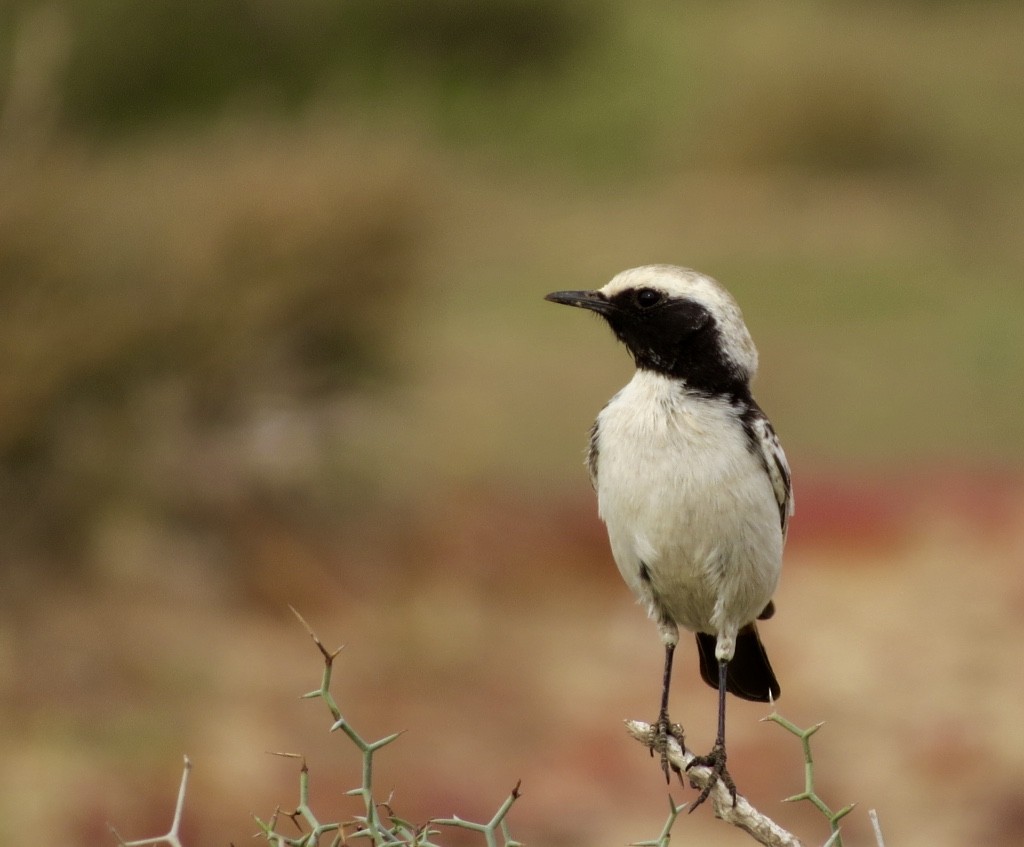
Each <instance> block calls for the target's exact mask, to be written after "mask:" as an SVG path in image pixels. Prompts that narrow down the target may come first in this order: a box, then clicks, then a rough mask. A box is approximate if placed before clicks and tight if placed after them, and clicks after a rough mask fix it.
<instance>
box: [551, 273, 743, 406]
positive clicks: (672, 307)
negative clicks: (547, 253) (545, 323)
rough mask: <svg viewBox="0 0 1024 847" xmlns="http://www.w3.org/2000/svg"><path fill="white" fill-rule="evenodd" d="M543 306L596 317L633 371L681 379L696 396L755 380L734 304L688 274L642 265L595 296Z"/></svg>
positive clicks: (556, 299)
mask: <svg viewBox="0 0 1024 847" xmlns="http://www.w3.org/2000/svg"><path fill="white" fill-rule="evenodd" d="M545 299H547V300H550V301H552V302H553V303H564V304H565V305H568V306H579V307H581V308H584V309H589V310H590V311H592V312H597V314H599V315H601V316H602V317H603V318H604V319H605V320H606V321H608V325H609V326H610V327H611V328H612V331H613V332H614V333H615V335H616V337H617V338H618V339H619V340H620V341H621V342H622V343H623V344H625V345H626V347H627V349H628V350H629V352H630V353H631V354H632V356H633V359H634V360H635V361H636V365H637V367H638V368H644V369H647V370H653V371H657V372H659V373H663V374H666V375H668V376H672V377H676V378H679V379H682V380H684V381H685V382H686V383H687V385H688V386H690V387H691V388H693V389H695V390H699V391H707V392H709V393H715V394H717V393H732V392H735V391H736V390H738V389H739V388H741V387H745V386H748V385H749V383H750V380H751V379H753V377H754V374H755V373H756V372H757V348H756V347H754V342H753V340H752V339H751V337H750V333H749V332H748V331H747V327H746V324H744V323H743V315H742V314H741V312H740V308H739V306H738V305H736V301H735V300H733V298H732V296H731V295H730V294H729V292H728V291H726V290H725V289H724V288H722V286H721V285H719V284H718V283H717V282H715V281H714V280H713V279H711V278H710V277H707V276H704V275H703V274H699V273H697V272H696V271H692V270H689V269H688V268H680V267H676V266H674V265H645V266H643V267H639V268H633V269H631V270H628V271H623V272H622V273H620V274H618V275H617V276H616V277H615V278H614V279H612V281H611V282H609V283H608V284H607V285H605V286H604V287H603V288H599V289H597V290H596V291H555V292H553V293H551V294H549V295H547V297H546V298H545Z"/></svg>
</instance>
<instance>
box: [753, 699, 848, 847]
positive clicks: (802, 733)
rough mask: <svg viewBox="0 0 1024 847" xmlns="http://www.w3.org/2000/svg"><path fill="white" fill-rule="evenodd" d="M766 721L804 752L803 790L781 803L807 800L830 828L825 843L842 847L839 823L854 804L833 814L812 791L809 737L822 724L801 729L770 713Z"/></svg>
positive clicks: (829, 846)
mask: <svg viewBox="0 0 1024 847" xmlns="http://www.w3.org/2000/svg"><path fill="white" fill-rule="evenodd" d="M762 720H766V721H774V722H775V723H777V724H778V725H779V726H781V727H782V728H783V729H785V730H786V731H787V732H790V733H792V734H793V735H795V736H796V737H797V738H799V739H800V744H801V746H802V747H803V751H804V790H803V791H801V792H800V793H799V794H794V795H793V796H792V797H787V798H786V799H785V800H784V801H783V802H785V803H795V802H797V801H798V800H809V801H810V802H811V803H813V804H814V807H815V808H816V809H817V810H818V811H819V812H821V813H822V815H824V816H825V818H826V820H828V825H829V827H830V828H831V832H832V837H831V838H829V840H828V841H827V842H826V844H827V845H828V847H843V837H842V835H841V834H840V832H839V821H841V820H842V819H843V818H845V817H846V816H847V815H848V814H850V812H852V811H853V809H854V807H855V806H856V805H857V804H856V803H851V804H850V805H849V806H843V808H841V809H840V810H839V811H838V812H833V811H832V810H831V809H830V808H829V807H828V805H827V804H826V803H825V801H824V800H822V799H821V797H820V796H819V795H818V792H817V791H815V790H814V759H813V757H812V756H811V736H812V735H814V733H816V732H817V731H818V730H819V729H821V728H822V727H823V726H824V723H816V724H815V725H814V726H812V727H810V728H808V729H801V728H800V727H798V726H797V725H796V724H795V723H793V722H792V721H788V720H786V719H785V718H784V717H782V715H780V714H779V713H778V712H772V713H771V714H770V715H768V717H766V718H762Z"/></svg>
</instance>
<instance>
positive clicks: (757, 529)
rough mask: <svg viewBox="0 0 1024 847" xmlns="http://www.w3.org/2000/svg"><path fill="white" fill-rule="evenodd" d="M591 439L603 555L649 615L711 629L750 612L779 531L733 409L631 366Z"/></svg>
mask: <svg viewBox="0 0 1024 847" xmlns="http://www.w3.org/2000/svg"><path fill="white" fill-rule="evenodd" d="M596 447H597V450H598V469H597V470H598V472H597V494H598V508H599V511H600V515H601V518H602V519H603V520H604V522H605V524H606V525H607V528H608V537H609V540H610V542H611V548H612V554H613V556H614V557H615V561H616V564H617V565H618V567H619V571H620V572H621V573H622V576H623V578H624V579H625V581H626V583H627V584H628V585H629V586H630V588H631V589H632V590H633V591H634V593H635V594H636V595H637V596H638V597H639V598H640V599H641V600H643V601H644V602H645V603H646V604H647V605H648V609H649V612H650V613H651V615H652V616H653V617H655V618H658V617H663V616H665V615H667V616H668V617H669V618H671V619H672V620H674V621H675V622H676V623H677V624H680V625H682V626H684V627H686V628H687V629H690V630H697V631H703V632H710V633H714V634H718V633H719V632H722V631H732V632H733V633H734V632H735V629H736V628H739V627H741V626H743V625H744V624H746V623H749V622H750V621H751V620H753V619H754V618H755V617H756V616H757V615H758V614H759V613H760V612H761V611H762V609H763V608H764V607H765V606H766V605H767V603H768V601H769V600H770V599H771V595H772V593H773V592H774V590H775V586H776V584H777V582H778V577H779V571H780V567H781V560H782V530H781V526H780V522H779V506H778V502H777V501H776V499H775V494H774V491H773V489H772V486H771V481H770V479H769V477H768V474H767V473H766V471H765V469H764V466H763V465H762V463H761V460H760V458H759V457H758V456H757V455H755V453H754V452H753V451H752V450H751V449H750V446H749V439H748V437H747V435H746V433H745V432H744V430H743V426H742V423H741V421H740V419H739V416H738V412H737V410H736V409H735V408H734V407H733V406H732V405H731V404H730V403H729V402H728V401H727V400H725V399H719V398H707V397H705V396H701V395H696V394H693V393H691V392H688V391H686V390H685V389H684V388H683V386H682V385H681V384H680V383H679V382H678V381H677V380H673V379H671V378H668V377H665V376H661V375H658V374H655V373H652V372H650V371H643V370H640V371H637V373H636V375H635V376H634V377H633V379H632V380H631V381H630V382H629V384H628V385H626V386H625V387H624V388H623V389H622V391H620V392H619V393H618V394H617V395H616V396H615V397H614V398H613V399H612V400H611V402H610V403H609V404H608V405H607V406H606V407H605V408H604V409H603V410H602V412H601V414H600V415H599V416H598V420H597V444H596ZM641 565H643V566H644V567H645V568H646V570H647V572H648V574H649V579H644V578H643V577H642V575H641Z"/></svg>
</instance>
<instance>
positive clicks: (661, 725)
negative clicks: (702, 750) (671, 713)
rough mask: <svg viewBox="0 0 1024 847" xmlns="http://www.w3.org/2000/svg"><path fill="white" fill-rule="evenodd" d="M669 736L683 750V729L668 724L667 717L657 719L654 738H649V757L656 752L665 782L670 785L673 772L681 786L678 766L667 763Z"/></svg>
mask: <svg viewBox="0 0 1024 847" xmlns="http://www.w3.org/2000/svg"><path fill="white" fill-rule="evenodd" d="M669 736H671V737H672V738H674V739H675V740H676V741H677V742H679V748H680V749H683V738H684V736H683V727H682V726H681V725H680V724H677V723H669V720H668V715H662V716H661V717H659V718H658V721H657V723H655V724H654V736H653V737H652V738H651V745H650V750H651V755H652V756H653V755H654V752H655V751H657V752H658V753H659V754H660V756H661V770H662V772H663V773H664V774H665V782H666V783H670V782H671V781H672V774H673V772H674V773H675V775H676V776H677V777H679V784H680V785H682V784H683V772H682V771H681V770H680V769H679V766H678V765H677V764H675V763H674V762H671V761H669V758H668V739H669Z"/></svg>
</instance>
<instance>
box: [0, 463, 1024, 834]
mask: <svg viewBox="0 0 1024 847" xmlns="http://www.w3.org/2000/svg"><path fill="white" fill-rule="evenodd" d="M798 498H799V499H798V512H797V520H796V521H795V523H794V529H793V535H792V539H791V544H790V546H789V550H788V558H787V564H786V569H785V573H784V578H783V584H782V587H781V590H780V592H779V595H778V597H777V606H778V609H779V613H778V614H777V615H776V617H775V618H774V619H773V620H772V621H771V622H770V623H768V624H766V625H765V627H764V629H763V634H764V638H765V641H766V643H767V645H768V647H769V649H770V651H771V654H772V658H773V662H774V664H775V667H776V669H777V671H778V673H779V676H780V678H781V681H782V685H783V692H784V693H783V698H782V699H781V701H780V703H779V709H780V711H781V713H782V714H783V715H785V716H786V717H788V718H789V719H790V720H792V721H794V722H796V723H797V724H800V725H804V726H807V725H810V724H812V723H816V722H818V721H826V722H827V724H826V727H825V728H824V729H823V730H822V731H821V732H820V733H818V734H817V735H816V736H815V739H814V752H815V757H816V766H817V771H816V773H817V776H818V791H819V793H820V794H821V795H822V796H823V797H824V798H825V799H826V801H827V802H829V803H830V804H832V805H833V807H834V808H838V807H840V806H842V805H845V804H847V803H850V802H856V803H858V809H857V810H855V811H854V812H853V814H852V815H850V816H849V817H848V818H847V823H846V827H845V830H844V831H845V832H846V833H847V836H848V837H847V841H846V843H847V844H851V845H856V844H872V843H873V840H872V836H871V834H870V829H869V823H868V819H867V814H866V812H867V810H868V809H871V808H875V809H877V810H878V812H879V815H880V818H881V821H882V824H883V827H884V831H885V835H886V839H887V843H890V844H901V845H925V844H928V845H947V844H948V845H967V844H986V845H996V846H997V847H998V845H1017V844H1020V843H1022V840H1024V814H1022V811H1021V810H1022V809H1024V789H1022V788H1021V787H1020V783H1021V781H1020V775H1021V773H1022V771H1024V725H1022V724H1021V722H1020V720H1019V718H1020V703H1021V702H1024V674H1022V673H1021V670H1020V668H1021V667H1022V666H1024V637H1022V636H1024V621H1022V611H1024V576H1022V575H1024V568H1022V567H1021V566H1022V564H1024V532H1022V527H1024V481H1022V480H1020V479H1012V478H1007V477H1003V476H1000V475H992V476H990V475H975V474H966V473H965V474H956V475H922V476H918V477H910V476H907V477H905V478H900V479H896V480H891V479H890V480H883V479H867V478H863V479H858V480H853V479H835V478H832V479H830V478H828V477H827V476H825V475H820V476H817V477H815V476H814V475H813V474H812V475H811V476H810V477H809V478H808V479H805V480H803V481H802V485H801V488H800V489H799V491H798ZM370 517H372V520H371V519H370ZM370 517H368V518H367V519H366V520H365V522H363V523H361V525H360V526H359V527H353V528H351V529H350V531H349V532H348V533H347V534H345V535H344V536H338V537H333V538H317V539H315V540H311V539H310V537H309V535H308V533H305V532H304V531H303V530H301V528H297V527H292V526H288V525H286V524H282V523H274V522H271V521H268V520H265V519H264V518H263V517H261V516H260V515H259V514H251V515H240V516H238V522H237V528H236V532H237V534H238V538H239V541H240V543H241V542H243V541H244V544H245V549H246V550H247V551H248V555H249V557H250V562H251V567H250V568H249V569H248V570H247V572H246V574H245V575H244V576H243V577H242V578H241V581H240V582H239V581H238V580H236V579H234V578H228V577H227V576H225V575H220V576H218V575H216V574H200V575H198V576H199V578H198V579H192V578H184V577H183V576H182V575H181V574H174V573H157V574H150V575H149V576H148V578H147V580H142V581H140V580H139V579H137V578H136V577H137V576H138V575H137V574H136V575H133V574H130V573H120V572H117V571H112V572H111V574H109V575H108V576H107V577H106V578H103V579H94V580H92V581H91V582H90V583H89V584H76V585H74V586H71V585H68V584H66V583H65V584H57V582H56V581H53V582H51V583H50V584H49V585H48V586H47V589H46V590H45V591H39V592H38V593H36V594H35V596H34V597H33V598H32V599H33V602H31V603H28V604H23V605H22V607H21V608H20V610H19V612H18V614H17V615H16V616H15V617H14V618H12V619H8V620H6V621H4V623H3V634H4V638H3V639H2V643H3V645H4V646H3V653H2V654H0V658H2V664H0V668H2V673H3V681H4V686H3V690H4V691H5V694H6V696H5V698H4V717H5V720H4V722H3V725H4V727H5V732H4V750H5V756H4V757H3V767H2V769H0V774H2V779H3V785H4V794H5V795H6V797H7V800H8V808H9V809H12V810H15V811H14V813H13V817H11V816H8V819H7V820H6V821H5V822H4V824H2V827H3V829H5V830H6V831H4V832H0V835H2V837H3V840H5V841H11V840H13V839H14V838H17V837H24V836H25V835H31V837H32V839H33V840H34V841H36V842H38V843H54V844H55V843H61V844H67V845H101V844H113V843H114V839H113V837H112V836H111V835H110V834H109V832H108V830H107V829H106V826H107V823H108V822H110V823H113V824H115V825H116V826H117V828H118V830H119V831H120V832H121V833H122V835H124V836H125V837H126V838H129V839H130V838H138V837H143V836H150V835H155V834H158V833H159V832H163V831H165V830H166V828H167V826H168V823H169V820H170V815H171V811H172V808H173V804H174V797H175V792H176V786H177V781H178V778H179V765H180V761H181V759H180V756H181V754H182V753H184V752H187V753H188V754H189V755H190V756H191V758H192V760H193V761H194V765H195V767H194V773H193V780H192V785H191V789H190V794H189V797H188V804H187V813H186V817H187V821H188V826H187V832H186V839H187V841H188V843H189V844H226V843H228V842H232V843H236V844H240V843H244V842H246V841H248V839H249V836H250V835H251V833H253V832H254V831H255V828H254V824H253V823H252V822H251V819H250V817H249V816H250V814H251V813H256V814H259V815H260V816H262V817H266V816H269V815H270V814H271V813H272V812H273V810H274V809H275V807H276V806H278V805H279V804H280V805H281V806H283V807H285V808H287V807H288V806H289V805H290V804H294V802H295V800H296V792H297V787H298V762H297V761H296V760H293V759H282V758H278V757H273V756H269V755H267V752H266V751H275V752H282V751H283V752H294V753H302V754H304V755H305V756H306V757H307V759H308V761H309V765H310V769H311V774H312V801H313V805H314V808H316V809H317V811H318V813H319V815H320V818H321V820H327V819H334V818H337V817H338V816H349V815H351V814H353V813H354V812H355V811H356V807H355V806H354V805H353V803H352V801H351V800H348V799H346V798H344V796H343V794H344V791H345V790H347V789H349V788H351V787H353V786H354V785H356V784H357V781H358V759H357V756H356V753H355V751H354V749H353V748H352V747H351V746H350V745H349V744H348V743H347V742H346V741H345V740H344V739H343V738H341V737H340V734H339V735H337V736H333V737H332V736H329V735H328V732H327V729H328V727H329V725H330V723H331V720H330V716H329V715H328V713H327V710H326V708H325V707H324V706H323V705H322V704H321V703H319V702H316V701H304V700H300V699H299V695H300V694H302V693H303V692H305V691H308V690H310V689H313V688H315V687H316V686H317V684H318V681H319V678H320V672H321V666H320V659H319V656H318V654H317V652H316V650H315V649H314V647H313V645H312V643H311V642H310V641H309V639H308V636H307V635H306V634H305V632H304V631H303V629H302V628H301V626H300V625H299V624H298V623H297V622H296V621H295V620H294V619H293V618H292V617H291V615H290V613H289V612H288V610H287V604H288V603H293V604H295V605H296V606H297V607H299V608H300V609H301V611H302V613H303V614H304V615H305V616H306V618H307V619H308V620H309V621H310V623H311V624H312V625H313V626H314V627H315V628H316V630H317V631H318V632H319V634H320V636H321V637H322V638H323V640H324V641H325V642H326V643H327V644H328V646H332V645H335V644H337V643H340V642H345V643H346V644H347V645H348V646H347V647H346V649H345V650H344V651H343V652H342V654H341V655H340V657H339V658H338V660H337V670H336V676H335V682H334V689H333V690H334V693H335V696H336V698H337V700H338V702H339V704H340V706H341V709H342V711H343V713H344V714H345V716H346V717H347V718H348V719H349V720H350V721H351V723H352V724H353V725H354V726H355V727H356V728H357V729H358V730H359V731H360V732H362V733H363V734H364V736H365V737H367V738H374V737H379V736H382V735H385V734H387V733H389V732H392V731H394V730H399V729H401V730H405V731H406V733H405V735H403V736H402V737H401V738H400V739H399V740H398V741H397V742H395V744H394V745H393V746H391V747H389V748H388V749H387V750H385V751H383V752H382V753H380V754H379V756H378V770H377V785H378V788H379V796H380V798H381V799H385V798H387V796H388V795H389V794H391V793H392V792H393V795H392V803H393V806H394V808H395V810H396V812H397V813H398V814H400V815H403V816H404V817H406V818H409V819H411V820H414V821H423V820H425V819H426V818H428V817H430V816H443V815H450V814H453V813H457V814H459V815H460V816H463V817H468V818H471V819H477V820H485V819H487V818H489V817H490V815H491V814H492V813H493V811H494V809H496V808H497V806H498V805H499V804H500V802H501V801H502V800H503V798H504V797H505V796H506V795H507V794H508V792H509V791H510V790H511V788H512V786H513V785H514V784H515V782H516V781H517V780H519V779H522V781H523V783H522V785H523V787H522V791H523V797H522V799H521V800H520V801H519V803H518V804H517V805H516V807H515V809H514V811H513V813H512V816H511V822H512V832H513V834H514V835H515V836H516V837H517V838H520V839H522V840H524V841H525V842H527V843H530V844H537V845H540V844H544V845H559V844H565V845H570V844H571V845H578V844H609V845H615V844H623V843H627V842H629V841H635V840H642V839H647V838H652V837H654V836H655V835H656V834H657V833H658V831H659V830H660V828H661V825H662V822H663V820H664V816H665V813H666V811H667V800H666V794H665V786H664V783H663V781H662V777H661V774H660V772H659V770H658V767H657V764H656V762H654V761H652V760H651V758H650V757H649V756H648V755H647V753H646V751H644V750H643V749H642V748H640V747H639V746H638V745H637V744H636V743H635V742H633V741H631V740H630V739H628V738H627V736H626V734H625V732H624V730H623V728H622V724H621V721H622V719H624V718H640V719H648V720H649V719H651V718H652V717H653V715H654V711H655V708H656V703H657V697H658V686H659V674H660V665H661V650H660V646H659V643H658V639H657V636H656V634H655V631H654V628H653V626H652V625H651V624H650V623H649V622H648V621H646V620H645V619H644V615H643V614H642V612H641V610H640V609H639V608H638V607H636V606H635V604H634V603H633V601H632V599H631V598H630V597H629V595H628V593H627V591H626V589H625V588H624V587H623V586H622V585H621V584H620V582H619V579H618V576H617V574H616V572H615V569H614V566H613V565H612V563H611V560H610V557H609V554H608V552H607V550H606V547H605V540H604V535H603V528H602V527H601V525H600V524H599V522H598V521H597V518H596V516H595V515H594V507H593V503H592V501H591V498H590V497H589V493H587V492H582V493H581V495H580V496H579V497H577V498H575V499H573V500H571V501H565V500H562V501H557V502H550V501H548V502H544V501H542V500H540V499H531V498H530V497H528V496H527V495H526V494H524V493H519V492H510V491H500V490H494V489H488V488H483V489H479V490H472V491H463V492H458V493H453V494H452V495H451V496H448V497H445V498H442V499H438V500H436V501H435V502H433V503H430V504H425V505H424V506H423V508H422V509H420V510H418V511H417V510H409V511H408V512H407V513H405V514H401V515H399V514H397V513H391V514H376V515H373V516H370ZM680 653H681V655H680V656H679V659H678V663H679V664H678V670H677V675H676V682H675V687H674V691H673V714H674V716H675V717H676V718H677V719H679V720H681V721H682V722H683V723H685V725H686V728H687V732H688V738H689V741H690V743H691V745H692V746H693V747H694V748H695V749H697V750H698V751H700V750H701V749H702V748H704V747H707V746H708V745H709V744H710V742H711V739H712V735H713V727H714V709H715V705H714V692H712V691H711V690H710V689H708V688H706V687H704V686H703V685H702V684H701V683H699V681H698V678H697V674H696V670H695V662H694V657H693V654H692V651H690V650H687V649H684V650H681V651H680ZM767 711H768V710H766V709H765V708H763V707H761V706H759V705H756V704H749V703H741V702H738V701H731V702H730V714H729V732H730V741H731V746H730V752H731V756H730V766H731V768H732V770H733V773H734V775H735V777H736V779H737V782H738V783H739V786H740V789H741V791H742V792H743V793H745V794H746V795H747V796H748V797H749V798H750V799H751V801H752V802H753V803H754V804H755V805H757V806H759V807H760V808H761V809H763V810H764V811H765V812H766V813H768V814H770V815H772V816H775V817H776V818H777V819H778V820H779V821H780V822H781V823H782V824H783V825H785V826H787V827H791V828H792V829H794V830H795V831H796V832H797V833H798V834H799V835H801V836H802V837H803V838H804V839H805V840H806V843H808V844H815V843H822V842H824V840H825V838H826V836H827V827H826V825H825V824H824V822H823V821H822V820H821V818H820V817H819V816H818V815H817V814H816V813H815V812H814V811H813V810H812V809H810V807H809V806H807V805H806V804H804V805H781V804H780V802H779V801H780V800H781V799H782V798H783V797H785V796H788V795H791V794H793V793H796V792H797V791H799V790H800V789H801V788H802V773H803V768H802V762H801V758H800V749H799V744H798V742H797V741H796V740H795V739H794V738H791V737H789V736H787V735H786V734H785V732H784V731H782V730H781V729H780V728H779V727H777V726H775V725H773V724H765V723H761V722H759V719H760V718H762V717H763V716H764V715H765V714H766V713H767ZM671 791H672V795H673V796H674V797H675V798H676V799H677V800H678V801H683V800H689V799H692V796H693V794H692V792H691V791H689V790H688V789H685V790H684V789H682V788H680V787H679V786H673V788H672V789H671ZM677 826H678V829H677V838H678V840H679V842H680V843H715V844H736V845H741V844H744V843H749V842H748V841H747V839H746V837H745V836H744V835H743V834H742V833H739V832H735V831H731V830H729V829H728V828H726V827H724V826H723V825H721V824H719V823H718V822H716V821H714V820H713V818H712V816H711V814H710V812H709V811H707V810H702V811H700V812H698V813H697V814H696V815H694V816H692V817H687V818H685V819H682V820H680V822H679V823H678V825H677ZM450 843H453V844H463V843H465V844H472V843H482V842H480V840H479V839H476V840H474V839H472V838H469V837H468V836H462V835H461V834H453V836H452V838H451V842H450Z"/></svg>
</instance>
